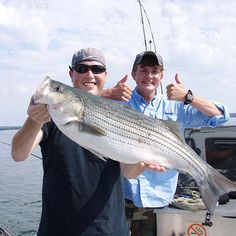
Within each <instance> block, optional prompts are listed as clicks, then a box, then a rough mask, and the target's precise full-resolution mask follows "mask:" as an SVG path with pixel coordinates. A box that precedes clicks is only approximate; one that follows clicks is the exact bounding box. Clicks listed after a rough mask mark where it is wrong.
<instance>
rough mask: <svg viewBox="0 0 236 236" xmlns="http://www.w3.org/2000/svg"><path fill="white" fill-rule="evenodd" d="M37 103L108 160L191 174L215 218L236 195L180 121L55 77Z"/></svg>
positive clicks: (66, 130)
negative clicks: (221, 202) (228, 196)
mask: <svg viewBox="0 0 236 236" xmlns="http://www.w3.org/2000/svg"><path fill="white" fill-rule="evenodd" d="M34 101H35V103H42V104H47V106H48V111H49V113H50V115H51V117H52V119H53V121H54V122H55V124H56V125H57V127H58V128H59V129H60V130H61V131H62V132H63V133H64V134H65V135H66V136H68V137H69V138H70V139H72V140H73V141H75V142H76V143H78V144H79V145H81V146H82V147H84V148H86V149H88V150H90V151H91V152H93V153H94V154H96V155H97V156H98V157H100V158H102V159H104V158H111V159H113V160H117V161H119V162H122V163H130V164H131V163H139V162H145V163H149V164H151V163H152V164H157V165H161V166H165V167H166V168H172V169H176V170H178V171H181V172H187V173H189V174H190V175H191V176H192V177H193V178H194V179H195V181H196V183H197V185H198V187H199V190H200V192H201V196H202V199H203V201H204V203H205V206H206V208H207V209H208V210H209V212H210V213H211V214H213V213H214V210H215V207H216V204H217V201H218V199H219V196H221V195H223V194H225V193H228V192H231V191H236V185H235V184H234V183H233V182H232V181H230V180H229V179H227V178H226V177H224V176H223V175H221V174H220V173H219V172H218V171H217V170H215V169H214V168H213V167H211V166H210V165H208V164H207V163H206V162H205V161H203V160H202V159H201V158H200V157H199V156H198V155H197V154H196V153H195V152H194V151H193V150H192V149H191V148H190V147H189V146H188V145H187V144H186V143H185V141H184V138H183V137H182V135H181V134H180V131H179V127H178V123H177V122H174V121H164V120H158V119H154V118H151V117H148V116H145V115H143V114H142V113H140V112H137V111H134V110H133V109H131V108H129V107H126V106H124V105H121V104H117V103H115V102H113V101H111V100H108V99H106V98H103V97H98V96H95V95H93V94H90V93H88V92H86V91H83V90H79V89H76V88H73V87H70V86H68V85H65V84H63V83H60V82H58V81H55V80H51V79H50V78H49V77H46V79H45V80H44V81H43V82H42V84H41V85H40V86H39V88H38V89H37V91H36V93H35V95H34ZM104 160H105V159H104Z"/></svg>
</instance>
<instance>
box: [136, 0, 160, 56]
mask: <svg viewBox="0 0 236 236" xmlns="http://www.w3.org/2000/svg"><path fill="white" fill-rule="evenodd" d="M137 1H138V3H139V5H140V11H141V12H142V10H143V12H144V14H145V17H146V19H147V22H148V26H149V30H150V34H151V38H152V40H150V41H149V44H150V45H151V43H153V46H154V51H155V53H156V52H157V50H156V43H155V38H154V35H153V31H152V26H151V23H150V20H149V18H148V14H147V12H146V10H145V8H144V6H143V4H142V3H141V0H137ZM142 21H143V20H142ZM143 26H144V23H143ZM144 32H145V31H144ZM145 45H146V44H145Z"/></svg>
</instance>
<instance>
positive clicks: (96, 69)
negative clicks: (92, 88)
mask: <svg viewBox="0 0 236 236" xmlns="http://www.w3.org/2000/svg"><path fill="white" fill-rule="evenodd" d="M69 67H70V66H69ZM70 70H75V71H76V72H78V73H80V74H84V73H87V72H88V71H89V70H91V71H92V72H93V74H101V73H103V72H105V71H106V68H105V67H104V66H102V65H91V66H89V65H85V64H77V65H75V66H73V67H70Z"/></svg>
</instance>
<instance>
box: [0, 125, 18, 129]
mask: <svg viewBox="0 0 236 236" xmlns="http://www.w3.org/2000/svg"><path fill="white" fill-rule="evenodd" d="M20 128H21V126H0V130H16V129H20Z"/></svg>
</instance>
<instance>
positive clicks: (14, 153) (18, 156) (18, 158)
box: [11, 150, 25, 162]
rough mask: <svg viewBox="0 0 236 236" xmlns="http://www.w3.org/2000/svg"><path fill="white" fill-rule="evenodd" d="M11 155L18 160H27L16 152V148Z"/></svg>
mask: <svg viewBox="0 0 236 236" xmlns="http://www.w3.org/2000/svg"><path fill="white" fill-rule="evenodd" d="M11 157H12V159H13V160H14V161H16V162H20V161H23V160H25V158H22V156H20V155H18V154H17V152H15V151H14V150H12V151H11Z"/></svg>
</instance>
